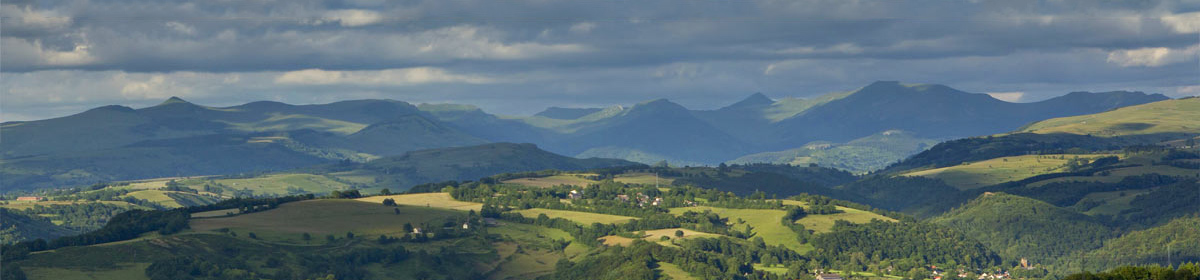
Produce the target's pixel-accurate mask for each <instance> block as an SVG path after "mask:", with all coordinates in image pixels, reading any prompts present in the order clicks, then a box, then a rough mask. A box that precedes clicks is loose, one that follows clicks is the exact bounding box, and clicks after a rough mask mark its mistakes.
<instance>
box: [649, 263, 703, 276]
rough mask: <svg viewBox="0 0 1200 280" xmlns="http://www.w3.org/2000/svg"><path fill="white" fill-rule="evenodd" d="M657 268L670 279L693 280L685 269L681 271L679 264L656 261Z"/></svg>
mask: <svg viewBox="0 0 1200 280" xmlns="http://www.w3.org/2000/svg"><path fill="white" fill-rule="evenodd" d="M658 270H659V271H662V275H663V276H666V277H670V278H671V279H672V280H695V279H696V277H692V275H691V274H688V273H687V271H683V269H680V268H679V266H677V265H675V264H673V263H669V262H658Z"/></svg>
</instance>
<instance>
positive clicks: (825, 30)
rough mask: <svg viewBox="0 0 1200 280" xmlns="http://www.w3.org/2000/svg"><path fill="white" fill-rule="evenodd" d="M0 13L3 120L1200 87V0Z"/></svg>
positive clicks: (281, 5) (115, 8)
mask: <svg viewBox="0 0 1200 280" xmlns="http://www.w3.org/2000/svg"><path fill="white" fill-rule="evenodd" d="M0 18H2V21H0V121H19V120H33V119H44V118H52V117H59V116H65V115H70V114H74V113H78V112H82V111H84V110H87V109H89V108H93V107H98V106H103V105H111V104H117V105H125V106H131V107H135V108H140V107H146V106H152V105H154V104H157V103H160V102H162V101H163V100H165V99H167V98H169V97H171V96H179V97H182V98H184V99H186V100H188V101H192V102H193V103H197V104H201V105H209V106H232V105H238V104H242V103H247V102H252V101H258V100H273V101H280V102H286V103H292V104H314V103H328V102H334V101H338V100H347V99H367V98H375V99H395V100H401V101H407V102H410V103H414V104H417V103H461V104H472V105H476V106H479V107H481V108H483V109H484V110H485V111H488V112H490V113H497V114H505V115H529V114H533V113H536V112H538V111H541V110H542V109H544V108H546V107H549V106H559V107H602V106H609V105H627V104H633V103H637V102H640V101H645V100H650V99H657V98H668V99H670V100H672V101H675V102H678V103H680V104H683V105H684V106H687V107H689V108H692V109H713V108H719V107H721V106H724V105H728V104H731V103H734V102H736V101H738V100H740V99H742V98H744V97H746V96H749V95H750V94H753V93H755V92H761V93H763V94H766V95H767V96H769V97H772V98H776V99H778V98H785V97H797V98H805V97H812V96H816V95H820V94H824V93H829V92H838V91H847V90H854V89H856V88H859V87H862V86H865V85H867V84H869V83H871V82H873V81H879V80H889V81H902V82H905V83H936V84H945V85H949V86H951V87H954V88H957V89H960V90H964V91H968V92H978V93H989V94H992V95H993V96H994V97H996V98H999V99H1002V100H1007V101H1014V102H1032V101H1038V100H1044V99H1047V98H1051V97H1054V96H1058V95H1063V94H1066V93H1069V92H1073V91H1112V90H1130V91H1143V92H1147V93H1162V94H1165V95H1167V96H1170V97H1183V96H1195V95H1200V1H1195V0H1187V1H1082V0H1079V1H1075V0H1063V1H1023V0H1004V1H858V0H830V1H808V0H800V1H775V0H765V1H753V0H735V1H716V0H680V1H653V0H651V1H629V0H605V1H601V0H581V1H548V0H528V1H525V0H429V1H422V0H417V1H383V0H349V1H315V0H295V1H293V0H287V1H273V0H211V1H161V0H155V1H141V0H63V1H59V0H36V1H27V0H16V1H4V2H3V4H2V6H0Z"/></svg>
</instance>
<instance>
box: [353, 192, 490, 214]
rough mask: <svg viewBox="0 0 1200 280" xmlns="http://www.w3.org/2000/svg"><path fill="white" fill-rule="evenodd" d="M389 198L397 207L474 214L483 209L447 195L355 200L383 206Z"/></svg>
mask: <svg viewBox="0 0 1200 280" xmlns="http://www.w3.org/2000/svg"><path fill="white" fill-rule="evenodd" d="M388 198H391V199H393V200H395V201H396V204H399V205H409V206H420V207H433V208H442V209H451V210H459V211H467V210H475V212H476V213H478V212H479V210H480V209H481V208H483V204H482V203H475V202H467V201H458V200H454V198H453V197H450V194H448V193H414V194H397V195H378V196H372V197H364V198H359V199H356V200H358V201H363V202H370V203H376V204H383V200H384V199H388Z"/></svg>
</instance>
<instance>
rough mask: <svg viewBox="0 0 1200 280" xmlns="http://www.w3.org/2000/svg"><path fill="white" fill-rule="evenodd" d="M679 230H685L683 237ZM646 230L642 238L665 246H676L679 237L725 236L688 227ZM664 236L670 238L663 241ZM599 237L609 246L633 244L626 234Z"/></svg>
mask: <svg viewBox="0 0 1200 280" xmlns="http://www.w3.org/2000/svg"><path fill="white" fill-rule="evenodd" d="M677 230H680V231H683V237H675V231H677ZM644 232H645V235H642V240H646V241H649V242H654V243H658V244H659V245H663V246H675V244H674V242H675V240H678V239H688V238H696V237H710V238H713V237H720V236H723V235H720V234H713V233H707V232H699V231H694V230H690V229H686V228H664V229H655V230H647V231H644ZM663 236H666V237H668V238H670V239H669V240H666V241H663V240H662V237H663ZM599 239H601V240H603V241H604V245H607V246H615V245H621V246H629V245H631V244H633V238H629V237H624V236H617V235H609V236H604V237H600V238H599Z"/></svg>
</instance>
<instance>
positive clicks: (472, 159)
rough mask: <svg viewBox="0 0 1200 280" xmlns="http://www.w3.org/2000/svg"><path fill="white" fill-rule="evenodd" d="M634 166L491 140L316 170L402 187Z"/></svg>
mask: <svg viewBox="0 0 1200 280" xmlns="http://www.w3.org/2000/svg"><path fill="white" fill-rule="evenodd" d="M624 165H634V163H632V162H628V161H623V160H616V159H597V158H590V159H577V158H570V157H565V156H561V155H557V154H554V153H550V152H547V151H544V150H541V149H538V147H537V146H535V145H533V144H511V143H494V144H485V145H478V146H470V147H459V148H444V149H433V150H421V151H413V152H408V153H405V154H404V155H400V156H391V157H384V158H380V159H376V160H372V161H369V162H366V163H362V164H350V165H345V164H339V165H331V166H326V167H322V168H320V169H318V171H319V172H327V173H328V174H330V175H332V176H335V177H339V178H346V179H345V180H349V181H353V180H355V179H354V178H355V177H368V178H374V179H373V180H371V182H367V183H366V184H367V185H372V186H382V187H392V188H395V187H396V186H399V187H400V188H401V189H406V188H408V187H411V186H413V185H416V184H423V183H433V182H443V181H451V180H454V181H459V180H476V179H479V178H483V177H487V176H491V175H495V174H500V173H510V172H529V171H538V170H546V169H557V170H585V169H592V168H603V167H615V166H624Z"/></svg>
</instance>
